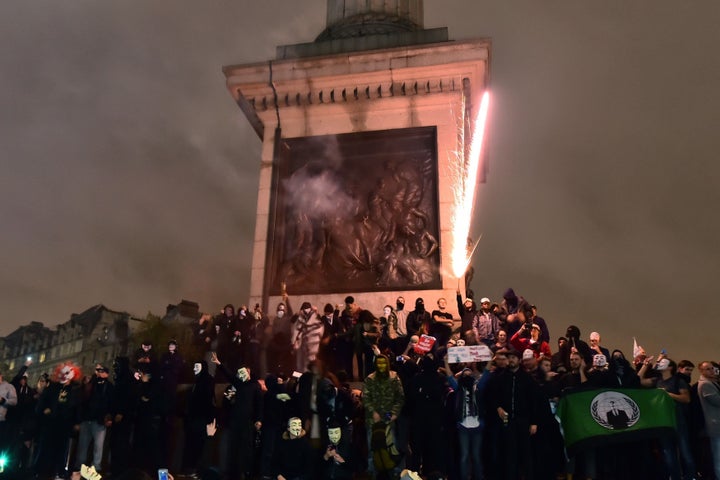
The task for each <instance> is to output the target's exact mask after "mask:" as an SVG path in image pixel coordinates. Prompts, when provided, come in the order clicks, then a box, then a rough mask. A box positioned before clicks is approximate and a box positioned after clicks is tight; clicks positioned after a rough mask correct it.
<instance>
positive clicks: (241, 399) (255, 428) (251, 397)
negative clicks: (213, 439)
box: [212, 354, 263, 478]
mask: <svg viewBox="0 0 720 480" xmlns="http://www.w3.org/2000/svg"><path fill="white" fill-rule="evenodd" d="M212 362H213V363H215V365H217V367H218V370H219V371H220V372H221V373H222V374H223V375H224V376H225V378H226V379H227V380H228V382H229V383H231V384H232V386H233V387H234V388H235V395H234V397H235V399H234V403H233V404H232V407H231V412H230V422H229V423H230V438H229V440H228V457H227V458H228V463H229V465H228V468H227V474H228V476H230V477H231V478H242V476H243V475H244V476H245V478H251V477H250V475H251V472H252V471H253V464H254V440H255V435H256V433H257V432H259V431H260V429H261V428H262V418H263V401H262V398H263V397H262V389H261V387H260V384H259V383H258V382H257V380H255V379H254V378H252V377H251V376H250V375H251V372H250V369H248V368H247V367H243V366H241V367H240V368H238V370H237V372H236V373H235V374H233V373H231V372H230V371H229V370H228V369H227V368H226V367H225V366H224V365H223V364H222V363H221V362H220V359H219V358H218V356H217V355H216V354H213V356H212Z"/></svg>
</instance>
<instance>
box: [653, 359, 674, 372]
mask: <svg viewBox="0 0 720 480" xmlns="http://www.w3.org/2000/svg"><path fill="white" fill-rule="evenodd" d="M669 365H670V360H668V359H667V358H663V359H662V360H660V361H659V362H657V364H656V365H655V370H658V371H663V370H667V368H668V366H669Z"/></svg>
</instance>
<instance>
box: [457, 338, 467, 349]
mask: <svg viewBox="0 0 720 480" xmlns="http://www.w3.org/2000/svg"><path fill="white" fill-rule="evenodd" d="M457 346H458V347H464V346H465V340H463V339H462V338H459V339H458V341H457Z"/></svg>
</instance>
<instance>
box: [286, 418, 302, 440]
mask: <svg viewBox="0 0 720 480" xmlns="http://www.w3.org/2000/svg"><path fill="white" fill-rule="evenodd" d="M288 432H290V436H291V437H293V438H297V437H299V436H300V434H301V433H302V420H300V419H299V418H291V419H290V420H289V421H288Z"/></svg>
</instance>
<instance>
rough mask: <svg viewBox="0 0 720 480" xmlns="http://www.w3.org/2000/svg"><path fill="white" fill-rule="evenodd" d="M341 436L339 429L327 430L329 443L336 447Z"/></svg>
mask: <svg viewBox="0 0 720 480" xmlns="http://www.w3.org/2000/svg"><path fill="white" fill-rule="evenodd" d="M341 436H342V431H341V430H340V427H337V428H328V439H329V440H330V442H332V444H333V445H337V444H338V443H340V437H341Z"/></svg>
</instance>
